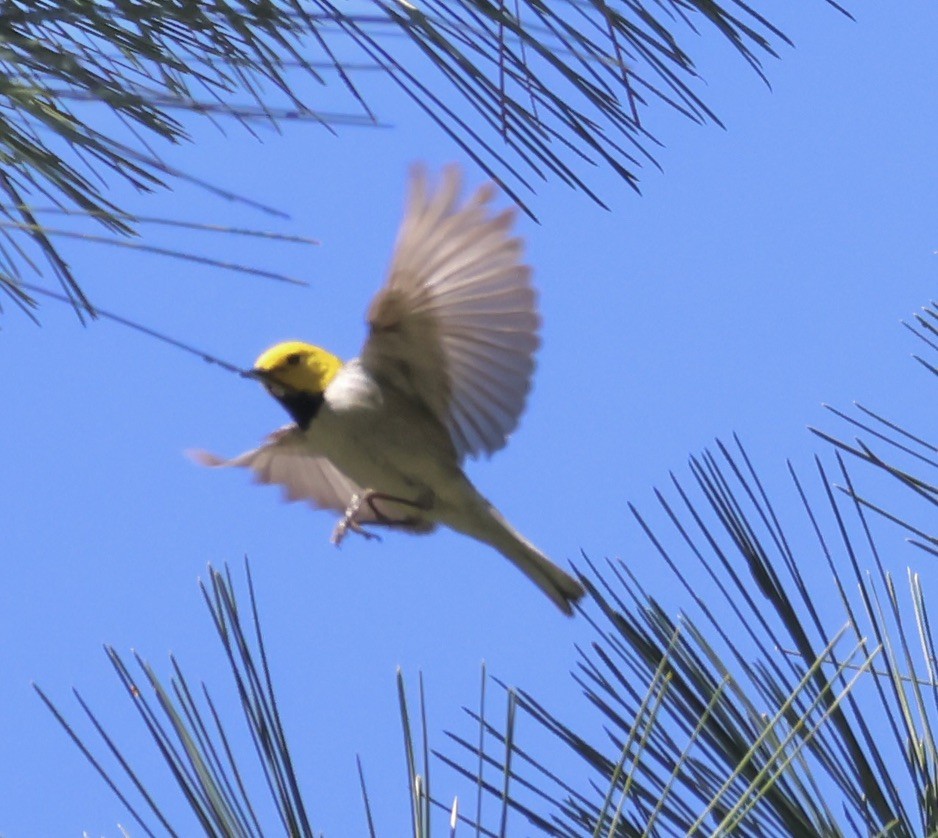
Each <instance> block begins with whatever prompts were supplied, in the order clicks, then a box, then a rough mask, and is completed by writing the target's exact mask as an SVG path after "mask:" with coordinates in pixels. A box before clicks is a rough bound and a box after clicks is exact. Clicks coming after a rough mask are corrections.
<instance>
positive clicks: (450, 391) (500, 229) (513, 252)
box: [190, 164, 584, 615]
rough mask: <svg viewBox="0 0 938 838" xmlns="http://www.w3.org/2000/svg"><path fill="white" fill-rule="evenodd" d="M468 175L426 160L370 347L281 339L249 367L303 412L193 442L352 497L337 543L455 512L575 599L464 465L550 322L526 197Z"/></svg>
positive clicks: (305, 489)
mask: <svg viewBox="0 0 938 838" xmlns="http://www.w3.org/2000/svg"><path fill="white" fill-rule="evenodd" d="M462 181H463V175H462V171H461V169H460V167H459V166H458V165H455V164H451V165H450V166H447V167H444V168H443V170H442V173H441V175H440V177H439V179H438V182H437V183H436V184H435V185H434V184H431V182H430V178H429V175H428V173H427V171H426V169H425V168H424V167H423V166H415V167H414V168H413V169H412V170H411V173H410V182H409V190H408V197H407V200H406V203H405V209H404V217H403V221H402V223H401V226H400V229H399V232H398V235H397V240H396V243H395V246H394V251H393V255H392V259H391V264H390V268H389V271H388V274H387V278H386V280H385V282H384V284H383V286H382V287H381V288H380V290H379V291H378V292H377V294H376V295H375V297H374V299H373V300H372V301H371V305H370V307H369V308H368V311H367V325H368V336H367V338H366V340H365V343H364V346H363V348H362V351H361V353H360V355H359V357H357V358H355V359H352V360H350V361H346V362H343V361H342V360H340V359H339V358H338V357H337V356H336V355H334V354H332V353H331V352H328V351H327V350H325V349H322V348H320V347H318V346H314V345H312V344H309V343H306V342H304V341H300V340H288V341H284V342H281V343H278V344H276V345H275V346H272V347H271V348H270V349H267V350H266V351H265V352H263V353H262V354H261V355H260V356H259V357H258V358H257V360H256V362H255V363H254V366H253V368H252V369H250V370H247V371H245V372H244V375H246V376H248V377H250V378H253V379H256V380H257V381H259V382H260V383H261V384H262V385H263V386H264V388H265V389H266V390H267V392H268V393H269V394H270V395H271V396H272V397H273V398H274V399H276V400H277V401H278V402H279V403H280V405H281V406H282V407H283V408H284V409H285V410H286V412H287V413H288V414H289V416H290V418H291V420H292V422H291V423H290V424H288V425H285V426H284V427H282V428H280V429H279V430H277V431H275V432H274V433H273V434H271V435H270V436H269V437H268V438H267V439H266V440H265V441H264V443H263V444H262V445H261V446H260V447H258V448H256V449H254V450H251V451H247V452H245V453H244V454H241V455H240V456H237V457H234V458H233V459H224V458H222V457H219V456H217V455H214V454H210V453H208V452H206V451H195V452H190V454H191V455H192V456H193V458H194V459H195V460H197V461H198V462H199V463H201V464H203V465H207V466H212V467H241V468H247V469H250V470H251V471H253V473H254V478H255V481H256V482H259V483H262V484H280V485H281V486H282V487H283V488H284V493H285V497H286V499H288V500H305V501H307V502H309V503H310V504H312V505H313V506H314V507H316V508H321V509H326V510H333V511H337V512H339V513H340V514H341V517H340V519H339V521H338V523H337V524H336V526H335V529H334V530H333V534H332V542H333V543H335V544H337V545H338V544H341V542H342V540H343V539H344V538H345V537H346V535H347V534H348V533H349V532H355V533H359V534H362V535H364V536H365V537H366V538H375V537H377V536H376V533H375V532H374V531H373V530H374V529H376V528H378V527H386V528H391V529H395V530H401V531H404V532H410V533H418V534H423V533H429V532H431V531H433V530H434V529H435V528H436V527H437V526H439V525H443V526H446V527H449V528H450V529H452V530H455V531H457V532H460V533H463V534H465V535H467V536H470V537H472V538H474V539H476V540H478V541H480V542H483V543H485V544H488V545H490V546H491V547H493V548H494V549H495V550H497V551H498V552H499V553H501V554H502V555H503V556H504V557H505V558H507V559H509V560H510V561H511V562H512V563H513V564H514V565H515V566H516V567H517V568H518V569H520V570H521V571H522V572H523V573H524V574H525V575H526V576H528V577H529V578H530V579H531V580H532V581H533V582H534V583H535V584H536V585H537V586H538V587H539V588H540V589H541V590H542V591H543V592H544V593H545V594H547V596H548V597H550V599H551V600H552V601H553V602H554V603H555V604H556V605H557V607H558V608H560V610H561V611H563V612H564V613H565V614H567V615H572V614H573V605H574V604H575V603H576V602H577V600H579V599H580V598H581V597H582V596H583V594H584V588H583V586H582V585H581V583H580V582H579V581H577V580H576V579H574V578H573V577H572V576H571V575H570V574H568V573H567V572H566V571H564V570H562V569H561V568H560V567H558V566H557V565H555V564H554V563H553V562H552V561H551V560H550V559H549V558H548V557H547V556H546V555H545V554H544V553H543V552H541V550H539V549H538V548H537V547H535V546H534V545H533V544H532V543H531V542H530V541H528V540H527V539H526V538H525V537H524V536H522V535H521V534H520V533H519V532H518V531H517V530H516V529H515V528H514V527H512V525H511V524H510V523H509V522H508V521H507V520H506V519H505V517H504V516H503V515H502V514H501V513H500V512H499V511H498V510H497V509H496V508H495V506H493V505H492V503H490V502H489V501H488V500H487V499H486V498H485V497H484V496H483V495H482V494H481V493H480V492H479V491H478V489H476V487H475V486H474V485H473V483H472V482H471V481H470V480H469V478H468V477H467V476H466V474H465V472H464V471H463V468H462V466H463V464H464V462H465V460H466V458H468V457H473V458H475V457H479V456H480V455H486V456H490V455H491V454H493V453H494V452H496V451H498V450H500V449H501V448H503V447H504V446H505V444H506V443H507V441H508V437H509V435H510V434H511V433H512V432H513V431H514V430H515V429H516V427H517V425H518V422H519V419H520V417H521V414H522V413H523V411H524V408H525V404H526V401H527V396H528V393H529V391H530V389H531V379H532V375H533V371H534V355H535V353H536V351H537V349H538V348H539V346H540V326H541V318H540V314H539V313H538V310H537V298H536V293H535V290H534V288H533V285H532V281H531V274H532V271H531V268H530V266H529V265H527V264H525V263H524V259H523V243H522V241H521V239H520V238H518V237H517V236H515V235H514V234H513V227H514V223H515V217H516V210H515V209H514V208H508V209H504V210H501V211H496V210H494V209H493V208H492V202H493V200H494V199H495V197H496V195H497V194H498V190H497V188H496V187H495V185H494V184H493V183H486V184H484V185H483V186H481V187H480V188H478V189H477V190H476V191H475V193H474V194H473V195H471V196H470V197H469V198H468V199H467V200H463V199H462V197H461V196H462ZM369 527H370V528H371V529H369Z"/></svg>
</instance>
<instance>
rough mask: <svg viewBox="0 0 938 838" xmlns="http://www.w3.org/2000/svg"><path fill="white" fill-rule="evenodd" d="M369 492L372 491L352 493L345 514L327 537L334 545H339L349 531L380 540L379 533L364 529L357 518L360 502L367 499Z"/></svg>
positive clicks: (367, 538)
mask: <svg viewBox="0 0 938 838" xmlns="http://www.w3.org/2000/svg"><path fill="white" fill-rule="evenodd" d="M371 494H373V493H372V492H365V493H364V494H363V495H352V500H351V502H350V503H349V505H348V506H347V507H346V508H345V515H343V516H342V518H341V519H340V520H339V522H338V523H337V524H336V525H335V529H334V530H333V531H332V537H331V538H330V539H329V540H330V541H331V542H332V543H333V544H334V545H335V546H336V547H339V546H341V544H342V542H343V541H344V540H345V536H347V535H348V534H349V532H354V533H358V534H359V535H363V536H364V537H365V539H366V540H368V541H372V540H376V541H380V540H381V536H380V535H378V534H377V533H374V532H371V531H369V530H366V529H365V528H364V527H363V526H362V525H361V524H360V523H358V520H357V518H358V513H359V512H360V511H361V508H362V504H364V503H365V502H366V501H368V500H369V495H371Z"/></svg>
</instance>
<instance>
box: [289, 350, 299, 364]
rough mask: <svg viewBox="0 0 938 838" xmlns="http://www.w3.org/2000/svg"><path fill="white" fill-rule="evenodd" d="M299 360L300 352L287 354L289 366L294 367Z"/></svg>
mask: <svg viewBox="0 0 938 838" xmlns="http://www.w3.org/2000/svg"><path fill="white" fill-rule="evenodd" d="M299 362H300V353H299V352H294V353H292V354H291V355H287V363H288V364H289V365H290V366H291V367H295V366H296V365H297V364H298V363H299Z"/></svg>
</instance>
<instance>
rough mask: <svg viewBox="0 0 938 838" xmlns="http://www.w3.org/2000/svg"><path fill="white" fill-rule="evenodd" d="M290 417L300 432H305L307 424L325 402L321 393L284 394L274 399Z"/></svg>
mask: <svg viewBox="0 0 938 838" xmlns="http://www.w3.org/2000/svg"><path fill="white" fill-rule="evenodd" d="M275 398H276V399H277V401H278V402H280V404H282V405H283V407H284V409H285V410H286V411H287V413H289V414H290V416H292V417H293V421H294V422H296V424H297V425H299V426H300V429H301V430H304V431H305V430H306V429H307V428H308V427H309V423H310V422H312V421H313V419H315V418H316V414H317V413H319V408H321V407H322V403H323V402H324V401H325V398H324V397H323V394H322V393H285V394H284V395H282V396H276V397H275Z"/></svg>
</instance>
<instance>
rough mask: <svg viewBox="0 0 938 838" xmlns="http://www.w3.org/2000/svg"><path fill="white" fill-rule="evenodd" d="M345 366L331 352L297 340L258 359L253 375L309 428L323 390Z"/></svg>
mask: <svg viewBox="0 0 938 838" xmlns="http://www.w3.org/2000/svg"><path fill="white" fill-rule="evenodd" d="M341 368H342V361H341V360H339V359H338V358H337V357H336V356H335V355H333V354H332V353H331V352H326V350H325V349H320V348H319V347H318V346H312V345H311V344H309V343H303V342H302V341H298V340H291V341H286V342H285V343H278V344H277V345H276V346H272V347H271V348H270V349H268V350H267V351H266V352H264V353H263V354H262V355H261V356H260V357H259V358H258V359H257V360H256V361H255V362H254V368H253V369H252V370H251V376H252V377H253V378H256V379H258V380H259V381H260V382H261V383H262V384H263V385H264V386H265V387H266V388H267V391H268V392H269V393H270V394H271V395H272V396H273V397H274V398H275V399H276V400H277V401H278V402H280V404H282V405H283V406H284V408H286V410H287V412H288V413H289V414H290V415H291V416H292V417H293V419H294V420H295V421H296V423H297V424H298V425H300V427H303V428H305V427H307V426H308V425H309V423H310V422H311V421H312V419H313V417H314V416H315V415H316V413H317V411H318V410H319V407H320V406H321V405H322V400H323V393H324V392H325V390H326V387H328V386H329V383H330V382H331V381H332V379H333V378H335V377H336V375H337V374H338V372H339V370H340V369H341Z"/></svg>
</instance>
